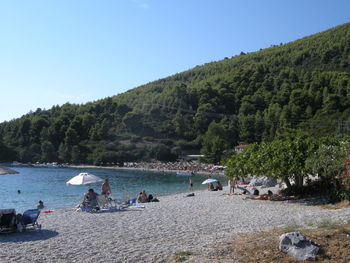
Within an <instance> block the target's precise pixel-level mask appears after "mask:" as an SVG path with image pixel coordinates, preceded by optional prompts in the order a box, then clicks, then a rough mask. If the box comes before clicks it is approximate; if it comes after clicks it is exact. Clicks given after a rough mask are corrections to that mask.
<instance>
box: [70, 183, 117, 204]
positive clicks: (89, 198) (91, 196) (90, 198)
mask: <svg viewBox="0 0 350 263" xmlns="http://www.w3.org/2000/svg"><path fill="white" fill-rule="evenodd" d="M111 194H112V192H111V186H110V185H109V180H108V179H105V180H104V181H103V183H102V185H101V195H104V196H106V197H109V196H110V195H111ZM97 196H99V194H98V193H96V192H95V191H94V189H92V188H90V189H89V190H88V191H87V193H86V194H85V195H84V199H83V202H81V203H80V204H79V205H78V206H77V208H78V209H81V210H84V208H86V207H88V206H96V205H97Z"/></svg>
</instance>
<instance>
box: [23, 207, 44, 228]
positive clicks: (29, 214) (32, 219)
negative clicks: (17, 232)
mask: <svg viewBox="0 0 350 263" xmlns="http://www.w3.org/2000/svg"><path fill="white" fill-rule="evenodd" d="M39 215H40V210H39V209H29V210H26V211H25V212H24V213H23V215H22V220H21V223H22V226H23V229H24V230H26V229H35V230H40V229H41V225H39V224H38V217H39Z"/></svg>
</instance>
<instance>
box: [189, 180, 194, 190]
mask: <svg viewBox="0 0 350 263" xmlns="http://www.w3.org/2000/svg"><path fill="white" fill-rule="evenodd" d="M188 185H189V186H188V190H190V191H192V190H193V182H192V179H191V178H189V179H188Z"/></svg>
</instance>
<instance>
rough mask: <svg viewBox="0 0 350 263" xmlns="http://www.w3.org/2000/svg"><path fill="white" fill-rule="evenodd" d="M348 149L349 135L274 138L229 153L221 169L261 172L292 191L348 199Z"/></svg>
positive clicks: (229, 172)
mask: <svg viewBox="0 0 350 263" xmlns="http://www.w3.org/2000/svg"><path fill="white" fill-rule="evenodd" d="M349 153H350V143H349V138H347V139H345V138H342V139H334V138H320V139H318V140H316V139H312V138H307V137H303V136H297V137H291V138H289V139H285V138H284V139H283V140H281V139H280V138H276V139H274V140H273V141H272V142H268V143H261V144H251V145H249V146H248V147H247V148H246V149H245V150H244V151H243V152H242V153H239V154H235V155H232V156H231V158H230V159H228V160H227V162H226V164H227V169H226V172H225V173H226V175H227V176H228V177H242V178H245V177H246V176H247V175H250V176H256V177H259V176H262V175H264V176H268V177H271V178H276V179H280V180H282V181H284V182H285V184H286V186H287V190H288V191H289V192H290V193H293V194H295V193H297V194H315V192H316V193H317V194H321V195H329V196H330V197H331V199H332V200H333V201H338V200H341V199H348V200H350V175H349V172H348V170H349V162H348V160H349ZM310 176H311V177H312V178H313V180H314V182H312V183H311V179H310ZM315 178H316V179H317V180H316V181H315ZM305 182H308V183H307V184H308V185H305Z"/></svg>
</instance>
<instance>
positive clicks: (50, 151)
mask: <svg viewBox="0 0 350 263" xmlns="http://www.w3.org/2000/svg"><path fill="white" fill-rule="evenodd" d="M56 160H57V155H56V149H55V147H54V146H53V145H52V143H51V142H49V141H44V142H42V143H41V161H43V162H54V161H56Z"/></svg>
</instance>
